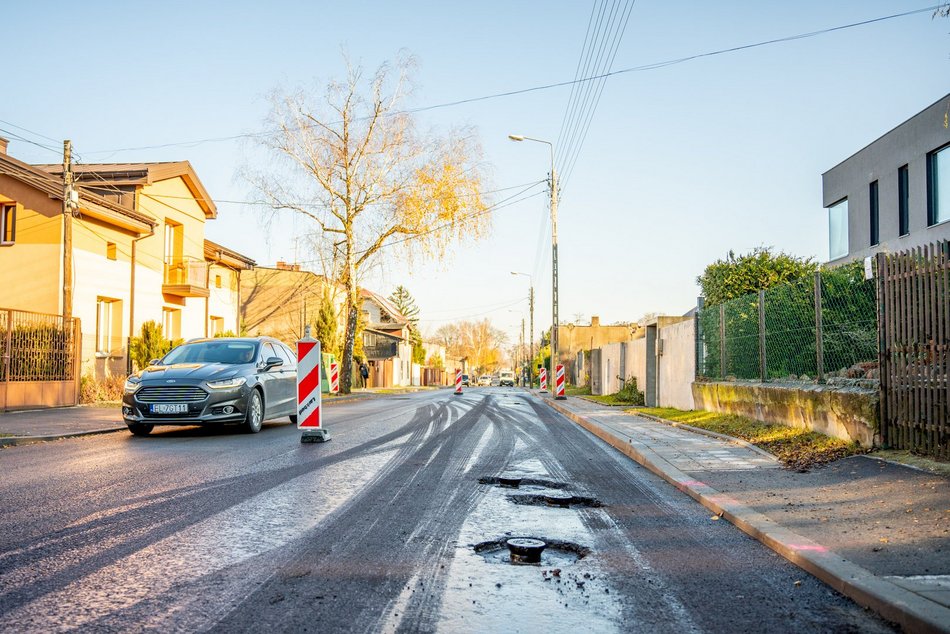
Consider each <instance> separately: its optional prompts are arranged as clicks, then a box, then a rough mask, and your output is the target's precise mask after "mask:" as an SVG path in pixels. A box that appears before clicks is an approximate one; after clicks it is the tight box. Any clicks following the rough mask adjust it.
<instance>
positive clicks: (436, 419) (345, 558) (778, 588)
mask: <svg viewBox="0 0 950 634" xmlns="http://www.w3.org/2000/svg"><path fill="white" fill-rule="evenodd" d="M325 416H326V420H327V426H328V428H329V429H330V430H331V434H332V436H333V440H332V441H331V442H329V443H325V444H301V443H300V442H299V432H298V431H297V430H296V428H294V427H293V426H291V425H289V424H280V423H271V424H265V427H264V430H263V431H262V432H261V433H260V434H256V435H247V434H242V433H240V432H238V431H237V430H234V429H224V430H205V429H199V428H181V429H179V428H172V427H164V428H157V429H156V431H155V432H153V434H152V436H150V437H147V438H136V437H133V436H131V435H128V434H125V433H118V434H110V435H106V436H97V437H89V438H81V439H73V440H66V441H59V442H55V443H44V444H38V445H27V446H22V447H12V448H7V449H4V450H2V451H0V476H2V477H0V496H2V498H0V499H2V502H0V504H2V509H3V512H2V514H0V631H4V632H18V631H43V632H46V631H59V630H68V629H72V628H80V629H85V630H95V631H129V630H136V631H138V630H161V631H207V630H214V631H220V632H235V631H255V632H256V631H265V630H278V631H310V632H337V631H368V632H374V631H422V632H426V631H447V632H454V631H466V632H468V631H479V632H482V631H485V632H487V631H491V632H497V631H512V632H514V631H523V632H538V631H543V632H559V631H577V630H581V631H594V632H613V631H651V632H653V631H656V632H759V631H770V632H813V631H828V632H831V631H834V632H849V631H854V632H858V631H860V632H879V631H890V627H889V626H888V624H886V623H884V622H882V621H881V620H879V619H878V618H877V617H875V616H874V615H873V614H870V613H868V612H866V611H864V610H863V609H861V608H860V607H858V606H857V605H855V604H854V603H852V602H851V601H850V600H848V599H846V598H844V597H842V596H841V595H839V594H837V593H835V592H834V591H832V590H831V589H830V588H828V587H827V586H825V585H824V584H822V583H821V582H819V581H817V580H816V579H814V578H812V577H810V576H809V575H808V574H806V573H804V572H802V571H801V570H799V569H798V568H796V567H795V566H793V565H791V564H789V563H788V562H786V561H785V560H784V559H781V558H780V557H778V556H777V555H775V554H774V553H772V552H771V551H769V550H768V549H766V548H765V547H763V546H762V545H760V544H759V543H758V542H755V541H754V540H752V539H750V538H749V537H747V536H746V535H744V534H742V533H741V532H739V531H738V530H736V529H735V528H734V527H733V526H731V525H730V524H728V523H727V522H725V521H716V520H713V519H712V518H711V517H710V515H709V512H708V511H706V510H705V509H703V508H702V507H700V506H699V505H698V504H696V503H694V502H693V501H692V500H690V499H689V498H687V497H686V496H684V495H683V494H681V493H679V492H677V491H676V490H674V489H673V488H671V487H670V486H669V485H667V484H666V483H665V482H663V481H661V480H659V479H658V478H657V477H655V476H653V475H652V474H650V473H649V472H647V471H646V470H644V469H642V468H641V467H639V466H638V465H636V464H635V463H633V462H631V461H629V460H628V459H627V458H625V457H624V456H622V455H620V454H619V453H618V452H616V451H615V450H613V449H611V448H610V447H608V446H606V445H605V444H603V443H602V442H600V441H599V440H597V439H595V438H593V437H592V436H590V435H589V434H587V433H586V432H584V431H583V430H582V429H580V428H579V427H577V426H575V425H574V424H572V423H570V422H568V421H567V420H566V419H564V418H562V417H561V416H560V415H558V414H556V413H555V412H554V411H553V410H551V409H550V408H548V407H547V406H546V405H544V404H543V403H540V402H538V401H537V400H535V399H534V398H532V397H531V396H529V395H528V394H527V393H525V392H523V391H521V390H518V389H510V388H485V389H471V390H466V392H465V394H464V395H462V396H460V397H459V396H453V395H452V393H451V392H449V391H446V390H443V391H439V392H425V393H418V394H413V395H403V396H393V397H387V398H383V399H376V400H371V401H360V402H354V403H348V404H341V405H338V406H334V407H331V408H327V410H326V412H325ZM503 474H517V475H520V476H522V477H524V478H525V480H524V481H523V483H522V485H521V487H520V488H518V489H512V488H505V487H501V486H499V485H498V483H497V478H498V476H499V475H503ZM559 492H560V493H568V494H571V495H573V496H574V497H573V500H572V503H571V506H570V507H569V508H556V507H550V506H547V505H545V504H544V503H543V501H542V497H543V496H544V495H545V494H553V493H559ZM508 537H532V538H538V539H541V540H544V541H546V542H547V543H548V548H547V549H546V550H545V551H544V553H543V555H542V560H541V563H540V564H537V565H512V564H511V563H510V562H509V560H508V555H507V550H506V549H505V548H504V540H505V539H506V538H508Z"/></svg>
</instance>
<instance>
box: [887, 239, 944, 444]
mask: <svg viewBox="0 0 950 634" xmlns="http://www.w3.org/2000/svg"><path fill="white" fill-rule="evenodd" d="M877 267H878V293H879V296H880V298H881V302H880V306H879V313H878V314H879V318H880V322H881V328H880V365H881V433H882V439H883V442H884V444H885V446H890V447H895V448H898V449H908V450H911V451H917V452H921V453H926V454H929V455H933V456H937V457H942V458H950V242H943V243H940V244H936V245H934V244H931V245H928V246H925V247H921V248H917V249H914V250H911V251H906V252H903V253H898V254H884V253H879V254H878V255H877Z"/></svg>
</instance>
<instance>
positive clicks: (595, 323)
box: [590, 315, 600, 328]
mask: <svg viewBox="0 0 950 634" xmlns="http://www.w3.org/2000/svg"><path fill="white" fill-rule="evenodd" d="M590 327H591V328H600V317H598V316H597V315H592V316H591V318H590Z"/></svg>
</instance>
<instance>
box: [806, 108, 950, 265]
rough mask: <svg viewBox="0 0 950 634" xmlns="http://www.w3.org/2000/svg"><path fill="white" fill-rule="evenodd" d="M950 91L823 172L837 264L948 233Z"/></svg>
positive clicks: (831, 255)
mask: <svg viewBox="0 0 950 634" xmlns="http://www.w3.org/2000/svg"><path fill="white" fill-rule="evenodd" d="M948 112H950V94H947V95H945V96H944V97H942V98H940V99H939V100H938V101H936V102H935V103H933V104H931V105H930V106H928V107H927V108H925V109H924V110H922V111H921V112H919V113H917V114H915V115H914V116H912V117H911V118H910V119H908V120H907V121H904V122H903V123H901V124H900V125H899V126H897V127H896V128H894V129H893V130H890V131H889V132H887V133H885V134H884V135H883V136H881V137H880V138H878V139H877V140H875V141H873V142H871V143H870V144H869V145H867V146H866V147H864V148H862V149H861V150H858V151H857V152H855V153H854V154H853V155H851V156H850V157H848V158H846V159H845V160H843V161H842V162H841V163H839V164H838V165H836V166H834V167H832V168H831V169H830V170H828V171H827V172H825V173H824V174H822V176H821V186H822V199H823V204H824V207H825V208H826V209H827V212H828V238H829V240H828V262H829V264H830V265H832V266H835V265H838V264H845V263H847V262H851V261H854V260H860V259H863V258H865V257H868V256H871V255H874V254H875V253H877V252H878V251H883V250H886V251H890V252H896V251H903V250H905V249H912V248H915V247H919V246H923V245H925V244H931V243H938V242H941V241H943V240H948V239H950V123H948Z"/></svg>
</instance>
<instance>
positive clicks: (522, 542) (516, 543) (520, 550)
mask: <svg viewBox="0 0 950 634" xmlns="http://www.w3.org/2000/svg"><path fill="white" fill-rule="evenodd" d="M506 545H507V546H508V554H509V556H510V557H511V563H513V564H539V563H541V553H542V552H543V551H544V549H545V548H547V547H548V545H547V544H545V543H544V542H543V541H541V540H540V539H532V538H530V537H514V538H512V539H509V540H508V542H507V544H506Z"/></svg>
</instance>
